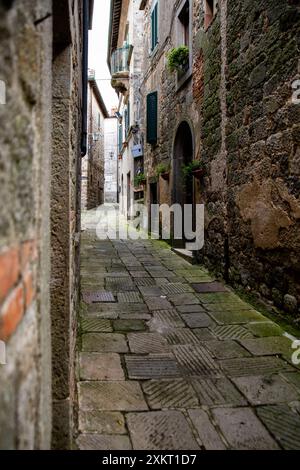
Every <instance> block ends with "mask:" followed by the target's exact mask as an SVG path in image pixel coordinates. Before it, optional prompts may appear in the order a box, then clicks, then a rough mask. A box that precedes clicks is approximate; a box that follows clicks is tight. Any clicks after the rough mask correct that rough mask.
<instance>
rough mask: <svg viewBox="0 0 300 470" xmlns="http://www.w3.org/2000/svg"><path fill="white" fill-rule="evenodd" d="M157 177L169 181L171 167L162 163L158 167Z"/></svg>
mask: <svg viewBox="0 0 300 470" xmlns="http://www.w3.org/2000/svg"><path fill="white" fill-rule="evenodd" d="M156 175H157V177H158V178H159V177H160V176H161V177H162V179H163V180H165V181H168V180H169V177H170V166H169V165H165V164H164V163H160V164H159V165H157V167H156Z"/></svg>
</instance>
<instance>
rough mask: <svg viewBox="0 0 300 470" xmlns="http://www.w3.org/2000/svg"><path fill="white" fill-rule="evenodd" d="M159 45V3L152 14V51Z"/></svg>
mask: <svg viewBox="0 0 300 470" xmlns="http://www.w3.org/2000/svg"><path fill="white" fill-rule="evenodd" d="M157 44H158V3H157V4H156V5H155V7H154V8H153V11H152V13H151V50H152V51H153V50H154V49H155V47H156V45H157Z"/></svg>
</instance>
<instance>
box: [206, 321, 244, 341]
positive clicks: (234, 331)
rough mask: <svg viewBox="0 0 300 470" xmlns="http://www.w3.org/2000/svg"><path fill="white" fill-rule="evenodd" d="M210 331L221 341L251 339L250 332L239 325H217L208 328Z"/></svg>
mask: <svg viewBox="0 0 300 470" xmlns="http://www.w3.org/2000/svg"><path fill="white" fill-rule="evenodd" d="M210 330H211V332H212V333H213V334H214V335H215V336H216V337H217V338H219V339H223V340H225V339H244V338H253V335H252V333H251V332H250V331H248V330H247V329H246V328H244V327H243V326H239V325H219V326H215V327H213V328H210Z"/></svg>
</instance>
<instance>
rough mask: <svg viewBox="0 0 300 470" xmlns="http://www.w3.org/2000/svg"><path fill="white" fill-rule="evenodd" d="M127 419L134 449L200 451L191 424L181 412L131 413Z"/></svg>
mask: <svg viewBox="0 0 300 470" xmlns="http://www.w3.org/2000/svg"><path fill="white" fill-rule="evenodd" d="M126 419H127V424H128V429H129V433H130V436H131V440H132V443H133V449H137V450H175V451H176V450H177V451H178V450H199V445H198V444H197V442H196V440H195V438H194V436H193V434H192V431H191V429H190V427H189V424H188V422H187V420H186V418H185V417H184V415H183V414H182V413H181V412H180V411H152V412H149V413H138V414H136V413H130V414H128V415H127V417H126Z"/></svg>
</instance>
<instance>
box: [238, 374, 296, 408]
mask: <svg viewBox="0 0 300 470" xmlns="http://www.w3.org/2000/svg"><path fill="white" fill-rule="evenodd" d="M233 381H234V383H235V385H236V386H237V387H238V389H239V390H240V391H241V392H242V393H243V395H245V397H246V398H247V399H248V401H249V402H250V403H251V404H252V405H268V404H274V403H288V402H291V401H293V400H297V399H299V398H300V395H299V393H297V391H296V390H295V389H294V387H292V386H291V385H289V384H288V383H287V382H285V380H284V379H282V378H281V377H280V376H278V375H272V376H270V377H256V376H255V377H238V378H235V379H233Z"/></svg>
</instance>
